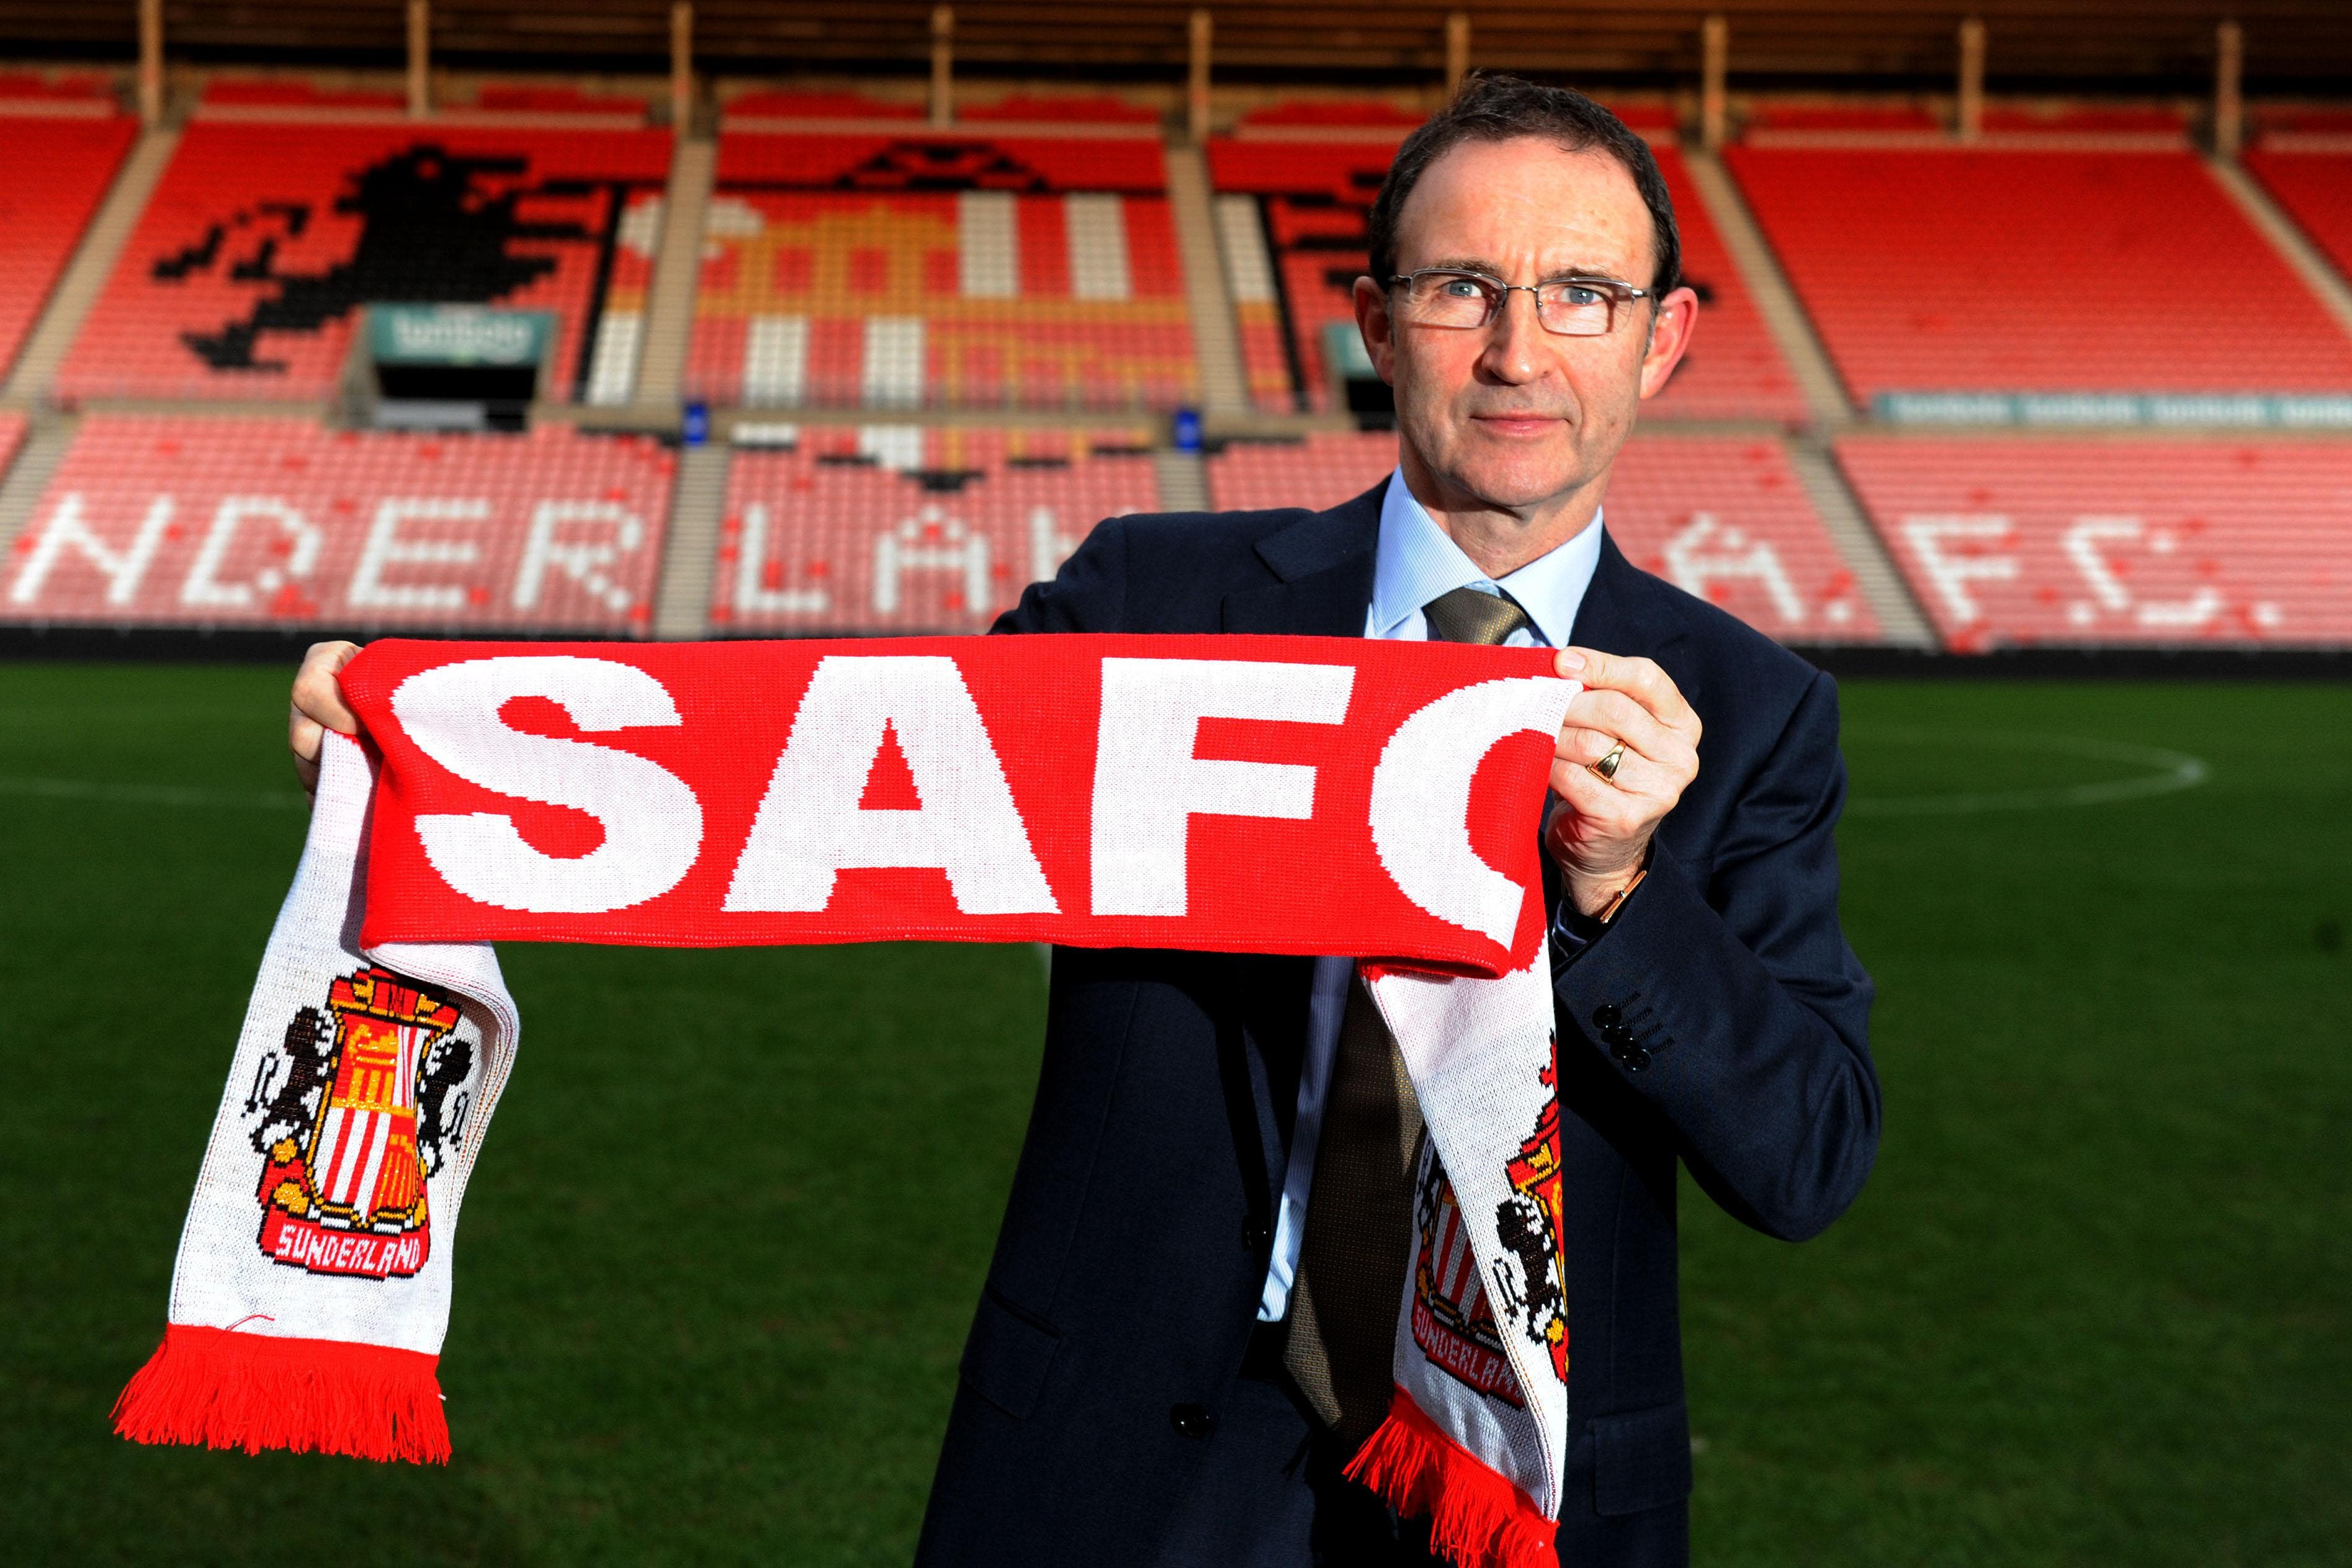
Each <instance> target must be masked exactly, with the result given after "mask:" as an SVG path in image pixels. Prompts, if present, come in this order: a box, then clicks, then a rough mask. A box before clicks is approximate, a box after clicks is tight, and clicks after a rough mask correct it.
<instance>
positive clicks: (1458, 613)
mask: <svg viewBox="0 0 2352 1568" xmlns="http://www.w3.org/2000/svg"><path fill="white" fill-rule="evenodd" d="M1421 612H1422V614H1423V616H1424V617H1425V618H1426V619H1427V620H1428V622H1429V640H1430V641H1431V642H1433V643H1486V645H1487V646H1489V647H1496V646H1499V645H1500V644H1501V643H1502V642H1503V641H1504V639H1506V638H1507V637H1508V636H1510V634H1511V633H1512V632H1517V631H1518V630H1519V629H1520V628H1521V627H1526V628H1527V629H1528V630H1529V631H1530V632H1532V631H1533V630H1534V629H1535V623H1534V622H1531V621H1529V620H1528V612H1526V611H1524V610H1522V609H1520V608H1519V607H1518V605H1517V603H1516V602H1514V601H1511V600H1510V599H1507V598H1506V597H1505V596H1503V595H1502V594H1499V593H1483V592H1481V591H1478V590H1477V589H1475V588H1456V589H1452V590H1449V591H1446V592H1444V593H1441V594H1439V595H1438V596H1437V597H1436V598H1434V599H1433V600H1431V601H1429V602H1428V603H1426V604H1424V605H1423V606H1422V607H1421Z"/></svg>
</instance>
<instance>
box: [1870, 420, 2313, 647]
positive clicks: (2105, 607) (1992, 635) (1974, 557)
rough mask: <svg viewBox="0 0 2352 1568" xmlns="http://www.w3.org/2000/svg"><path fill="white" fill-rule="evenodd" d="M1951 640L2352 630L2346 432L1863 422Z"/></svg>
mask: <svg viewBox="0 0 2352 1568" xmlns="http://www.w3.org/2000/svg"><path fill="white" fill-rule="evenodd" d="M1837 456H1838V461H1839V463H1840V464H1841V465H1843V467H1844V469H1845V472H1846V474H1847V476H1848V477H1849V478H1850V479H1851V480H1852V481H1853V486H1854V489H1855V490H1856V492H1857V493H1858V494H1859V495H1860V496H1861V497H1862V499H1863V501H1864V504H1865V505H1866V506H1867V507H1868V508H1869V511H1870V517H1871V521H1872V524H1873V526H1874V527H1875V528H1877V530H1878V532H1879V534H1880V536H1881V537H1882V538H1884V539H1885V541H1886V545H1887V548H1888V549H1889V550H1890V551H1892V552H1893V554H1894V556H1895V560H1896V561H1897V562H1898V563H1899V564H1900V565H1901V566H1902V569H1903V570H1904V572H1905V574H1906V576H1907V577H1908V578H1909V579H1910V582H1911V588H1912V591H1913V593H1914V594H1915V595H1916V598H1917V599H1918V601H1919V602H1920V603H1921V604H1922V605H1923V606H1924V607H1925V608H1926V609H1927V613H1928V615H1929V616H1930V617H1931V618H1932V619H1933V620H1934V622H1935V623H1936V627H1937V632H1939V633H1940V634H1941V635H1942V637H1943V639H1944V642H1945V643H1946V644H1947V645H1948V647H1950V648H1952V649H1954V650H1955V651H1958V652H1963V653H1974V652H1979V651H1981V650H1983V649H1986V648H1989V647H1994V646H2000V645H2003V644H2020V643H2289V644H2305V645H2308V644H2332V645H2336V646H2342V645H2344V644H2346V643H2352V528H2347V526H2346V525H2347V518H2352V442H2347V441H2336V440H2294V439H2277V438H2273V439H2267V440H2264V439H2247V438H2242V437H2218V436H2217V437H2210V438H2207V439H2202V440H2196V439H2181V438H2178V437H2168V438H2150V437H2142V436H2137V435H2127V436H2109V437H2105V438H2100V437H2080V436H2067V437H2050V436H2014V437H1998V438H1984V437H1954V438H1938V437H1927V436H1918V435H1892V434H1888V435H1880V434H1872V435H1855V436H1850V437H1848V438H1847V439H1845V440H1843V441H1841V442H1840V443H1838V445H1837Z"/></svg>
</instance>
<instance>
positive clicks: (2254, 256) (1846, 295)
mask: <svg viewBox="0 0 2352 1568" xmlns="http://www.w3.org/2000/svg"><path fill="white" fill-rule="evenodd" d="M1725 158H1726V162H1727V163H1728V165H1729V166H1730V168H1731V170H1732V172H1733V173H1734V174H1735V175H1736V176H1737V177H1738V182H1739V183H1740V185H1741V187H1742V188H1743V190H1744V191H1745V193H1746V194H1747V198H1748V203H1749V204H1750V206H1751V207H1752V208H1753V209H1754V211H1755V214H1756V216H1757V218H1758V220H1759V223H1760V224H1761V225H1762V227H1763V229H1764V232H1765V234H1766V235H1767V237H1768V238H1769V240H1770V242H1771V244H1772V246H1773V248H1774V249H1775V250H1776V251H1777V252H1778V253H1779V255H1780V263H1781V266H1782V267H1784V268H1785V269H1786V270H1787V272H1788V275H1789V277H1790V282H1791V283H1792V284H1793V285H1794V286H1795V287H1796V289H1797V292H1798V294H1799V296H1800V297H1801V299H1802V300H1803V303H1804V305H1805V308H1806V309H1807V311H1808V312H1809V314H1810V315H1811V318H1812V320H1813V323H1814V326H1815V328H1816V329H1818V330H1819V332H1820V333H1821V336H1822V341H1823V343H1824V345H1825V346H1826V347H1827V348H1828V350H1829V352H1830V355H1831V358H1832V361H1834V362H1835V364H1836V367H1837V369H1838V371H1839V372H1840V374H1841V375H1842V376H1843V378H1844V381H1845V383H1846V386H1847V388H1848V389H1849V390H1850V391H1851V392H1853V395H1854V396H1855V397H1856V398H1857V399H1859V400H1862V401H1864V402H1869V401H1870V400H1872V399H1874V398H1879V397H1882V396H1886V395H1890V394H1893V395H1900V394H1906V393H1934V392H1987V393H2015V392H2061V393H2098V392H2120V393H2143V392H2144V393H2181V394H2231V393H2242V392H2280V393H2290V392H2291V393H2326V392H2342V391H2343V390H2344V389H2345V388H2347V387H2352V338H2347V335H2346V334H2345V331H2344V329H2342V328H2340V327H2338V326H2337V325H2336V322H2335V320H2334V319H2332V318H2330V317H2329V316H2328V315H2327V313H2326V310H2325V309H2324V308H2323V307H2322V306H2321V305H2320V303H2319V302H2318V300H2317V299H2315V298H2314V297H2313V296H2312V294H2311V291H2310V290H2309V289H2308V288H2306V287H2305V286H2304V284H2303V283H2302V282H2301V280H2299V279H2298V278H2297V277H2295V276H2294V273H2293V272H2292V271H2291V270H2290V269H2289V267H2287V265H2286V263H2285V262H2284V261H2283V260H2282V259H2281V258H2280V257H2279V256H2278V255H2277V253H2276V252H2274V251H2273V250H2272V249H2271V248H2270V246H2268V245H2267V244H2266V243H2265V242H2264V241H2263V238H2262V236H2261V235H2259V234H2258V233H2257V232H2256V231H2255V229H2254V228H2253V226H2252V225H2251V224H2250V223H2249V222H2248V221H2247V219H2246V218H2245V217H2244V215H2243V214H2241V213H2240V212H2239V210H2238V209H2237V208H2236V207H2235V206H2234V205H2232V204H2231V202H2230V200H2229V198H2228V196H2227V195H2226V194H2224V193H2223V192H2222V191H2221V188H2220V187H2219V186H2218V185H2217V184H2216V183H2215V182H2214V181H2213V179H2212V178H2211V176H2210V174H2208V173H2207V172H2206V171H2205V169H2204V167H2203V166H2202V165H2201V164H2200V162H2198V160H2197V158H2196V156H2195V155H2194V154H2192V153H2190V152H2187V151H2185V150H2181V151H2137V152H2063V151H2021V150H2007V149H2001V150H1995V149H1984V148H1958V147H1948V148H1937V149H1905V150H1900V151H1892V150H1882V149H1831V148H1807V149H1794V148H1760V147H1751V146H1739V147H1733V148H1730V149H1728V150H1727V152H1726V154H1725ZM2198 298H2203V299H2204V300H2206V301H2207V302H2208V306H2209V308H2192V307H2191V305H2190V301H2192V300H2195V299H2198Z"/></svg>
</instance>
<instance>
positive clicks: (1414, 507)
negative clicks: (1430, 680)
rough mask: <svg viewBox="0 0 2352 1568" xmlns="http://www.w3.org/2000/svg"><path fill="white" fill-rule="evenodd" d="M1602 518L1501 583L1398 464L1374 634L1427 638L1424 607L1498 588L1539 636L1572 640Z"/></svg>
mask: <svg viewBox="0 0 2352 1568" xmlns="http://www.w3.org/2000/svg"><path fill="white" fill-rule="evenodd" d="M1600 565H1601V513H1600V512H1598V511H1596V512H1594V513H1593V515H1592V521H1591V522H1590V523H1588V524H1586V525H1585V527H1584V529H1583V531H1582V532H1580V533H1579V534H1578V535H1577V536H1576V537H1575V538H1571V539H1570V540H1568V541H1567V542H1566V543H1564V544H1559V545H1555V546H1554V547H1552V549H1549V551H1547V552H1546V553H1544V554H1542V555H1539V556H1538V557H1537V558H1536V559H1533V560H1531V561H1529V562H1528V564H1527V565H1525V566H1523V567H1521V568H1519V570H1517V571H1515V572H1512V573H1510V574H1509V575H1508V576H1507V577H1505V578H1503V579H1502V580H1500V581H1499V582H1498V581H1496V580H1495V579H1493V578H1490V577H1488V576H1486V573H1484V572H1482V571H1480V570H1478V565H1477V563H1476V562H1475V561H1474V560H1472V559H1470V558H1469V557H1468V556H1466V555H1465V554H1463V553H1462V547H1461V546H1459V545H1457V544H1455V543H1454V540H1453V539H1452V538H1450V537H1449V536H1448V535H1447V534H1446V532H1445V530H1444V528H1439V527H1438V526H1437V523H1436V521H1435V519H1433V517H1430V515H1429V510H1428V508H1427V507H1423V505H1422V504H1421V503H1420V501H1418V500H1416V499H1415V498H1414V497H1413V494H1412V491H1411V490H1409V489H1407V488H1405V483H1404V469H1403V468H1402V465H1400V466H1399V467H1398V468H1397V470H1396V471H1395V472H1394V473H1392V474H1391V475H1390V476H1389V486H1388V491H1387V493H1386V494H1385V495H1383V496H1382V497H1381V535H1380V544H1379V546H1378V549H1377V552H1376V553H1375V555H1374V557H1373V567H1372V607H1371V612H1370V615H1369V616H1368V617H1367V618H1366V625H1365V628H1364V634H1365V635H1366V636H1368V637H1379V638H1391V639H1403V640H1407V641H1419V640H1422V639H1424V638H1426V637H1427V636H1428V635H1429V627H1428V622H1426V621H1425V620H1424V619H1423V616H1422V613H1421V607H1422V606H1423V605H1424V604H1426V603H1428V602H1429V601H1431V600H1433V599H1434V598H1436V597H1437V596H1438V595H1439V594H1441V593H1445V592H1449V591H1452V590H1454V589H1456V588H1465V587H1467V588H1476V589H1479V590H1481V591H1485V592H1488V593H1491V592H1494V591H1496V589H1497V588H1500V589H1501V590H1502V591H1505V592H1507V593H1508V594H1509V595H1510V596H1511V597H1512V598H1513V599H1514V600H1516V601H1517V602H1518V606H1519V608H1520V609H1522V610H1524V611H1526V612H1527V613H1528V620H1529V621H1531V622H1535V629H1536V636H1537V638H1538V640H1539V641H1541V642H1542V643H1546V644H1547V645H1549V646H1551V647H1554V648H1557V647H1559V646H1560V645H1561V644H1562V643H1566V642H1567V641H1568V634H1569V632H1570V628H1572V627H1573V626H1574V625H1575V624H1576V612H1577V609H1578V607H1579V606H1580V605H1581V604H1582V603H1583V602H1584V591H1585V590H1586V589H1588V588H1590V587H1591V584H1592V574H1593V572H1594V571H1595V570H1598V569H1599V567H1600Z"/></svg>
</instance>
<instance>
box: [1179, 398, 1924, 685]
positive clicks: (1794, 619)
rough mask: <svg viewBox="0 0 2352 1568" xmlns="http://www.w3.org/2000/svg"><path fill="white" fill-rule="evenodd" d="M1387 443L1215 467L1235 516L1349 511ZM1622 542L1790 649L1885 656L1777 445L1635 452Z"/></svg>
mask: <svg viewBox="0 0 2352 1568" xmlns="http://www.w3.org/2000/svg"><path fill="white" fill-rule="evenodd" d="M1396 460H1397V448H1396V438H1395V437H1394V436H1393V435H1389V434H1361V435H1334V434H1314V435H1309V436H1307V438H1306V439H1304V440H1303V441H1290V442H1235V443H1233V444H1230V445H1228V446H1226V447H1225V448H1224V449H1223V451H1222V452H1219V453H1218V454H1216V455H1214V456H1213V457H1212V458H1211V459H1210V460H1209V465H1208V466H1209V494H1210V500H1211V503H1212V504H1213V505H1214V506H1217V507H1331V506H1336V505H1338V504H1339V502H1341V501H1344V500H1346V499H1348V498H1349V497H1351V496H1355V495H1359V494H1360V493H1362V492H1363V491H1364V490H1366V489H1369V488H1370V486H1373V485H1375V484H1378V483H1379V482H1380V481H1381V478H1382V477H1384V476H1386V475H1387V474H1388V473H1389V471H1390V470H1391V468H1393V467H1394V466H1395V465H1396ZM1604 515H1605V517H1606V518H1607V521H1608V528H1609V534H1610V537H1611V538H1613V539H1615V540H1616V541H1617V545H1618V548H1619V549H1622V550H1623V551H1624V552H1625V554H1626V557H1627V558H1628V559H1631V560H1632V561H1633V564H1634V565H1636V566H1639V567H1642V568H1643V569H1644V570H1649V571H1654V572H1656V573H1657V574H1658V575H1659V576H1661V577H1664V578H1665V579H1667V580H1669V581H1672V582H1675V583H1677V584H1679V585H1680V586H1681V587H1683V588H1684V589H1685V590H1687V591H1690V592H1692V593H1695V594H1697V595H1698V596H1699V597H1700V598H1702V599H1706V600H1707V601H1710V602H1712V603H1715V604H1717V605H1720V606H1721V607H1722V608H1724V609H1725V610H1727V611H1729V612H1731V613H1732V614H1734V615H1737V616H1738V617H1740V619H1742V620H1744V621H1746V622H1748V623H1749V624H1750V625H1752V626H1755V627H1757V628H1758V629H1759V630H1760V631H1762V632H1766V633H1768V634H1769V635H1771V636H1774V637H1778V638H1780V639H1782V640H1784V641H1787V642H1794V643H1875V642H1878V641H1880V640H1882V638H1883V635H1884V633H1883V632H1882V631H1881V629H1880V627H1879V624H1878V620H1877V618H1876V617H1875V616H1874V615H1873V614H1872V613H1871V610H1870V606H1869V604H1868V602H1867V601H1865V600H1864V598H1863V596H1862V594H1861V592H1860V591H1859V590H1858V588H1857V587H1856V585H1855V581H1854V575H1853V570H1852V569H1851V568H1850V567H1849V566H1848V565H1847V564H1846V562H1845V560H1844V559H1843V557H1842V556H1840V555H1839V554H1838V550H1837V547H1836V545H1835V544H1834V543H1832V540H1831V538H1830V536H1829V532H1828V530H1827V529H1826V528H1823V527H1822V520H1821V517H1820V515H1819V514H1818V513H1817V512H1815V511H1814V509H1813V505H1812V502H1811V500H1810V499H1809V498H1808V497H1806V494H1805V490H1804V486H1803V484H1802V482H1801V480H1800V479H1799V477H1798V476H1797V473H1796V470H1795V469H1794V468H1793V467H1792V466H1790V462H1789V456H1788V453H1787V452H1786V450H1785V449H1784V448H1783V447H1782V446H1781V444H1780V442H1779V441H1777V440H1773V439H1770V438H1769V437H1749V436H1717V435H1705V436H1702V435H1677V434H1647V435H1637V436H1635V437H1634V438H1633V440H1632V441H1631V442H1630V443H1628V444H1627V445H1626V447H1625V451H1624V453H1623V455H1622V456H1621V457H1620V458H1619V459H1618V463H1617V467H1616V470H1615V472H1614V473H1613V474H1612V476H1611V479H1610V486H1609V498H1608V501H1607V503H1606V504H1605V507H1604Z"/></svg>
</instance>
